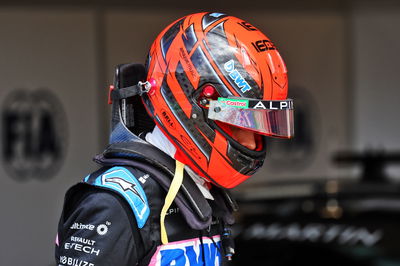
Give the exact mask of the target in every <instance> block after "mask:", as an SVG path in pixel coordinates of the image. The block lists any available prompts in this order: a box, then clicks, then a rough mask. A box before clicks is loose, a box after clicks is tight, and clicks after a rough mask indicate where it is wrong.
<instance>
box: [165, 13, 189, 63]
mask: <svg viewBox="0 0 400 266" xmlns="http://www.w3.org/2000/svg"><path fill="white" fill-rule="evenodd" d="M183 21H184V19H181V20H180V21H178V22H176V23H175V24H174V25H172V27H171V28H169V29H168V30H167V32H166V33H165V34H164V36H163V37H162V38H161V51H162V53H163V57H164V59H165V54H166V53H167V52H168V49H169V47H170V46H171V43H172V41H173V40H174V39H175V37H176V35H177V34H178V32H179V29H180V27H181V25H182V23H183Z"/></svg>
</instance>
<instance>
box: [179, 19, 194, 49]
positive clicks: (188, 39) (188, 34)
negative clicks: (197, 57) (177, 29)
mask: <svg viewBox="0 0 400 266" xmlns="http://www.w3.org/2000/svg"><path fill="white" fill-rule="evenodd" d="M182 40H183V43H184V44H185V48H186V51H187V53H188V54H189V53H190V51H192V49H193V46H194V45H195V44H196V42H197V36H196V33H195V32H194V27H193V24H192V25H190V26H189V27H188V28H187V29H186V30H185V35H182Z"/></svg>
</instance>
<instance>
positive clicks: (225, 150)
mask: <svg viewBox="0 0 400 266" xmlns="http://www.w3.org/2000/svg"><path fill="white" fill-rule="evenodd" d="M146 69H147V80H149V81H150V82H151V83H152V84H153V86H152V88H151V90H150V91H149V93H147V95H145V96H144V97H143V100H144V104H145V106H146V109H147V111H148V113H149V114H150V116H152V117H153V119H154V121H155V122H156V124H157V125H158V126H159V127H160V129H161V130H162V131H163V132H164V134H165V135H166V136H167V137H168V139H169V140H170V141H171V142H172V143H173V144H174V145H175V147H176V149H177V153H176V154H175V158H176V159H177V160H179V161H181V162H183V163H185V164H186V165H188V166H190V168H191V169H192V170H194V171H195V172H196V173H197V174H199V175H200V176H202V177H204V178H206V179H207V180H209V181H211V182H213V183H214V184H217V185H219V186H222V187H225V188H232V187H235V186H237V185H238V184H240V183H241V182H243V181H244V180H246V179H247V178H249V177H250V176H251V175H252V174H254V173H255V172H256V171H257V170H258V169H259V168H260V167H261V166H262V164H263V162H264V159H265V154H266V145H265V142H264V144H262V145H261V146H262V148H261V149H259V150H256V151H255V150H250V149H248V148H246V147H245V146H243V145H241V144H240V143H238V142H236V141H235V140H234V139H233V138H232V137H231V136H230V135H229V133H227V131H226V130H223V128H222V127H221V126H220V125H219V124H218V123H215V122H214V121H212V120H209V119H207V112H208V111H207V108H206V107H205V106H203V105H201V104H200V103H199V99H200V98H201V97H203V96H204V93H203V90H204V88H205V87H208V88H210V86H212V87H213V88H214V89H215V92H216V93H215V95H216V96H220V97H229V96H238V97H246V98H256V99H264V100H283V99H286V97H287V71H286V67H285V63H284V62H283V60H282V58H281V56H280V54H279V52H278V50H277V49H276V47H275V45H274V44H273V43H272V42H271V41H270V40H269V39H268V38H267V37H266V36H265V35H264V34H263V33H262V32H261V31H259V30H258V29H257V28H256V27H254V26H253V25H251V24H249V23H247V22H245V21H243V20H241V19H239V18H236V17H232V16H228V15H225V14H221V13H197V14H193V15H189V16H186V17H183V18H181V19H179V20H177V21H175V22H174V23H172V24H171V25H169V26H168V27H167V28H166V29H164V30H163V31H162V32H161V33H160V35H159V36H158V37H157V39H156V40H155V41H154V43H153V44H152V46H151V49H150V52H149V57H148V60H147V64H146ZM215 95H214V97H216V96H215Z"/></svg>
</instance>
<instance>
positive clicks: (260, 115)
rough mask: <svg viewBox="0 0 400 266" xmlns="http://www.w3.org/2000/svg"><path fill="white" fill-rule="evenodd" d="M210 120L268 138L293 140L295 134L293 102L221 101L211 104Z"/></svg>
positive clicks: (234, 99)
mask: <svg viewBox="0 0 400 266" xmlns="http://www.w3.org/2000/svg"><path fill="white" fill-rule="evenodd" d="M208 118H209V119H212V120H217V121H221V122H224V123H227V124H230V125H232V126H236V127H240V128H243V129H248V130H252V131H255V132H257V133H259V134H262V135H266V136H272V137H280V138H291V137H293V135H294V126H293V100H292V99H286V100H282V101H265V100H257V99H245V98H218V100H215V101H214V100H211V101H210V105H209V109H208Z"/></svg>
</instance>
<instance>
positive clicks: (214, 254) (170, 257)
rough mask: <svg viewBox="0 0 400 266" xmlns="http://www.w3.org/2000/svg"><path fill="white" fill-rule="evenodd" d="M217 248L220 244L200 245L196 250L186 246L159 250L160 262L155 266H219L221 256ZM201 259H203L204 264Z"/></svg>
mask: <svg viewBox="0 0 400 266" xmlns="http://www.w3.org/2000/svg"><path fill="white" fill-rule="evenodd" d="M216 245H217V246H216ZM219 248H220V242H218V243H216V244H214V243H209V244H202V245H200V246H198V247H197V248H196V249H195V248H194V247H193V246H187V247H180V248H175V249H167V250H161V251H160V254H161V261H160V264H156V265H182V266H185V265H190V266H192V265H210V266H211V265H213V266H216V265H220V263H221V254H220V253H219V251H218V249H219ZM203 252H204V254H203ZM203 259H205V261H204V262H203Z"/></svg>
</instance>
